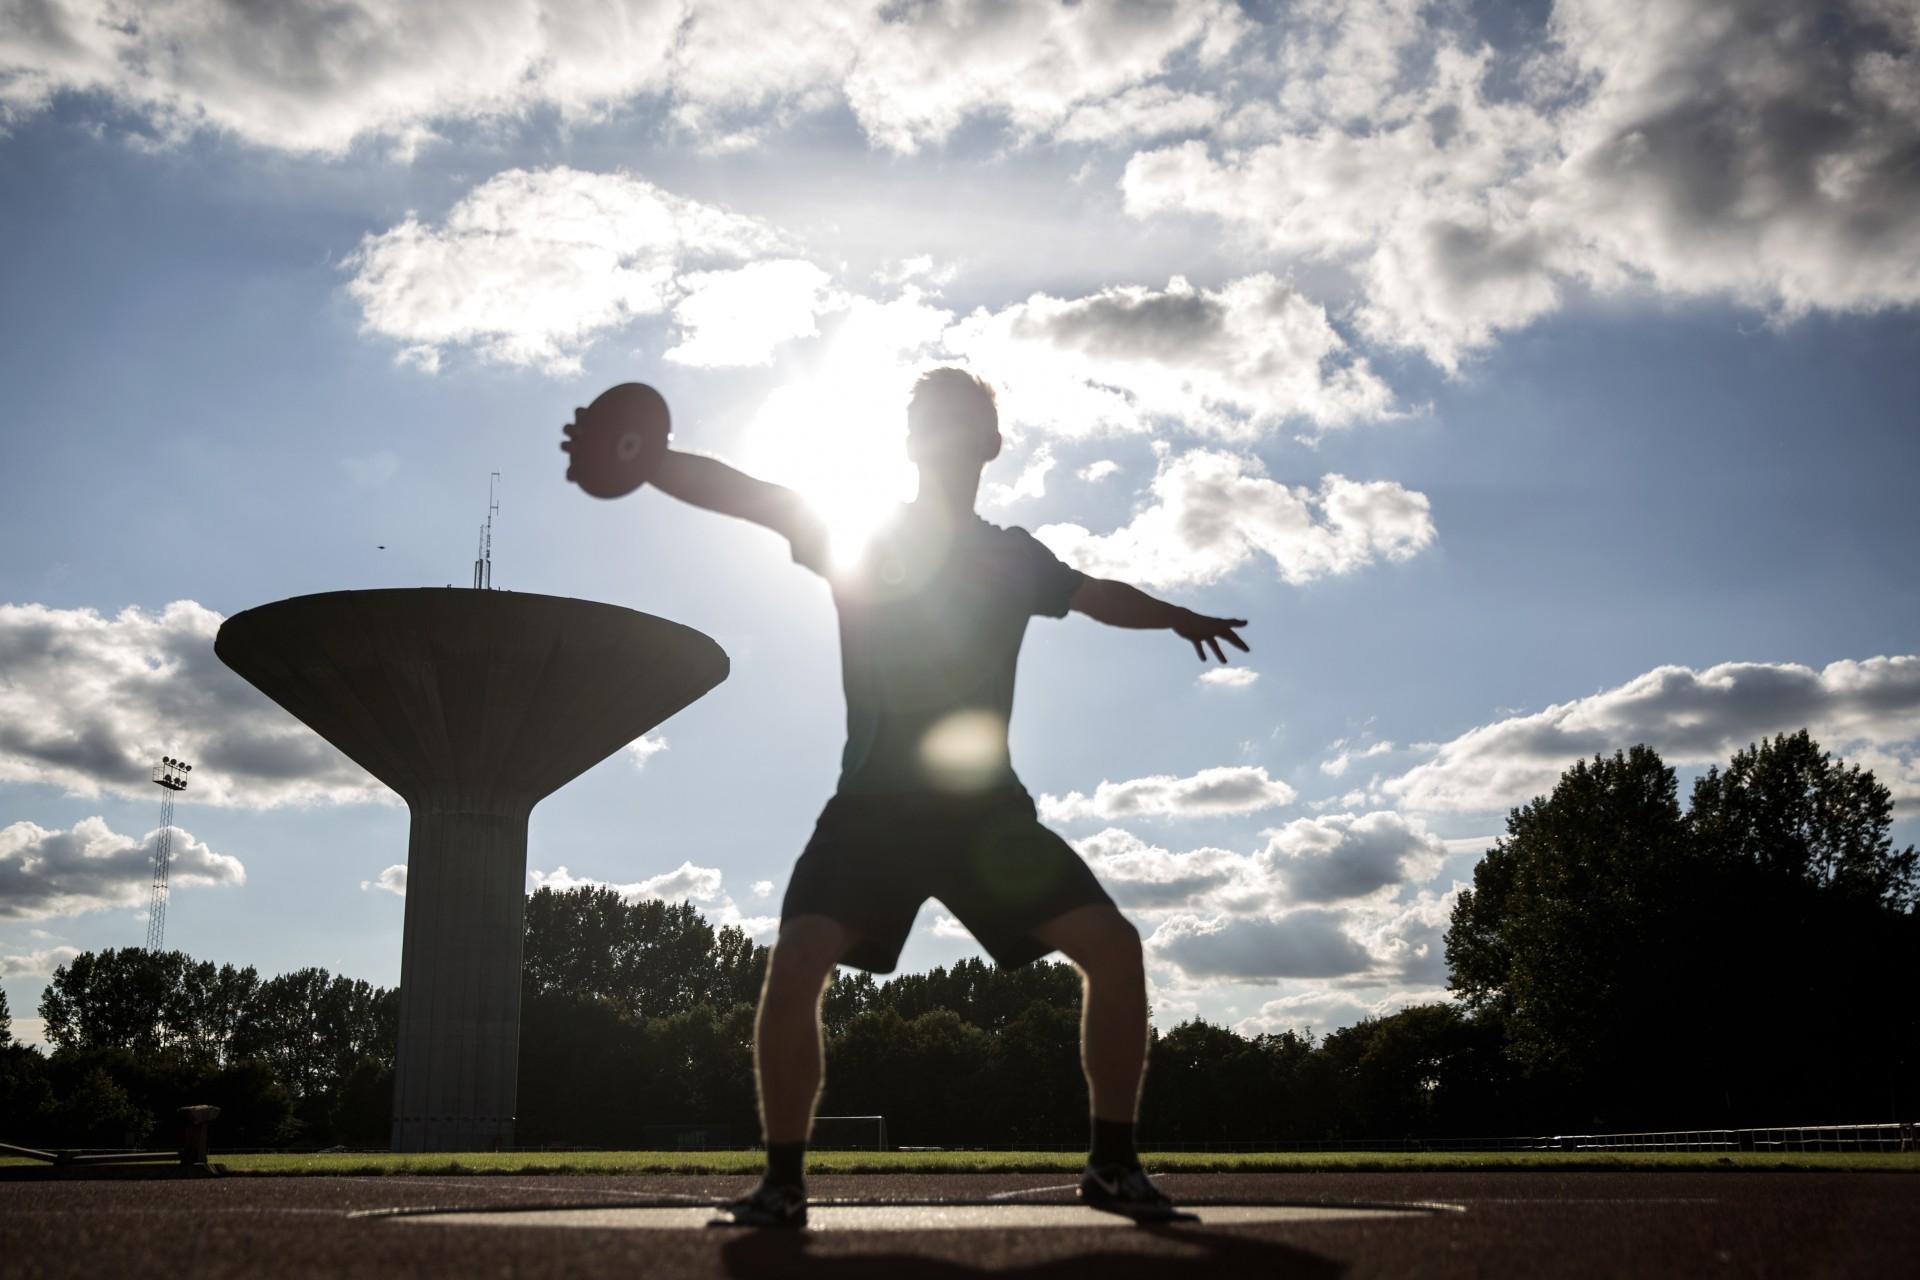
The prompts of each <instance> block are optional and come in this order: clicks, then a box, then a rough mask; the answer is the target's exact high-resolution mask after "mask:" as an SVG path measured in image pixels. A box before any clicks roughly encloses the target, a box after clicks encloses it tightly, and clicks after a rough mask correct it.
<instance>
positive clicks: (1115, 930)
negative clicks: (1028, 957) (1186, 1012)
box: [1033, 906, 1147, 1125]
mask: <svg viewBox="0 0 1920 1280" xmlns="http://www.w3.org/2000/svg"><path fill="white" fill-rule="evenodd" d="M1033 936H1034V937H1036V938H1038V939H1039V940H1040V941H1041V942H1044V943H1046V944H1047V945H1048V946H1050V947H1052V948H1054V949H1055V950H1057V951H1059V952H1061V953H1063V954H1064V955H1065V956H1066V957H1067V959H1069V960H1071V961H1073V963H1074V964H1075V965H1076V966H1078V968H1079V970H1080V973H1081V976H1082V978H1083V980H1084V982H1085V990H1084V993H1083V996H1082V999H1081V1002H1080V1065H1081V1069H1082V1070H1084V1071H1085V1072H1086V1076H1087V1092H1088V1095H1089V1101H1090V1102H1091V1104H1092V1111H1093V1116H1094V1118H1095V1119H1096V1120H1109V1121H1115V1122H1118V1123H1121V1124H1128V1125H1131V1124H1132V1123H1133V1121H1134V1114H1135V1113H1136V1112H1137V1111H1138V1110H1139V1108H1140V1080H1141V1077H1142V1076H1143V1075H1144V1074H1145V1073H1146V1066H1147V974H1146V968H1145V965H1144V964H1143V963H1142V961H1141V956H1140V931H1139V930H1137V929H1135V928H1134V927H1133V925H1131V924H1130V923H1128V921H1127V918H1126V917H1125V916H1123V915H1121V914H1120V912H1119V911H1118V910H1116V909H1115V908H1113V907H1110V906H1093V907H1079V908H1076V909H1075V910H1072V911H1069V912H1067V913H1066V914H1065V915H1062V916H1057V917H1055V918H1054V919H1052V920H1049V921H1048V922H1047V923H1046V924H1043V925H1041V926H1040V927H1039V928H1038V929H1035V930H1034V931H1033Z"/></svg>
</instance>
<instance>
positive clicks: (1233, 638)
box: [1225, 622, 1253, 653]
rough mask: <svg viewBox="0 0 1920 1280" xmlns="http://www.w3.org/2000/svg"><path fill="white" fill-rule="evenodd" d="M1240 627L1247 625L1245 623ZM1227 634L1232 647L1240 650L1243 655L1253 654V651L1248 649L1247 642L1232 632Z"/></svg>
mask: <svg viewBox="0 0 1920 1280" xmlns="http://www.w3.org/2000/svg"><path fill="white" fill-rule="evenodd" d="M1240 625H1241V626H1245V625H1246V623H1244V622H1243V623H1241V624H1240ZM1225 634H1226V637H1227V643H1228V644H1230V645H1232V646H1233V647H1234V648H1236V649H1238V650H1239V651H1240V652H1242V653H1252V652H1253V650H1251V649H1249V648H1247V642H1246V641H1245V640H1242V639H1241V638H1240V637H1239V636H1237V635H1235V634H1233V632H1232V631H1227V632H1226V633H1225Z"/></svg>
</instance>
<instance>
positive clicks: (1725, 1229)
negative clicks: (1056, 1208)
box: [0, 1171, 1920, 1280]
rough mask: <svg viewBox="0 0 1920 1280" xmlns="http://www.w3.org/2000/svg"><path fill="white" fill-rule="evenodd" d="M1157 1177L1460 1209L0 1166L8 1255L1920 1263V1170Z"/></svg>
mask: <svg viewBox="0 0 1920 1280" xmlns="http://www.w3.org/2000/svg"><path fill="white" fill-rule="evenodd" d="M1160 1181H1161V1183H1162V1185H1163V1186H1165V1187H1166V1188H1167V1189H1168V1190H1169V1191H1170V1192H1171V1193H1172V1194H1173V1195H1175V1196H1176V1197H1177V1198H1180V1199H1183V1200H1187V1201H1192V1202H1195V1203H1196V1204H1198V1203H1199V1202H1203V1201H1214V1202H1216V1203H1226V1202H1241V1203H1247V1202H1289V1203H1326V1204H1352V1203H1356V1202H1381V1201H1387V1202H1430V1203H1431V1202H1437V1203H1445V1204H1452V1205H1458V1206H1460V1207H1461V1209H1462V1210H1463V1211H1461V1212H1446V1213H1432V1214H1421V1215H1409V1216H1406V1217H1403V1218H1390V1219H1369V1220H1365V1221H1346V1222H1339V1221H1323V1222H1312V1221H1296V1222H1283V1223H1266V1224H1260V1225H1244V1226H1219V1225H1216V1226H1207V1225H1205V1224H1204V1222H1203V1223H1202V1224H1201V1225H1199V1226H1183V1227H1174V1228H1166V1229H1154V1230H1149V1229H1141V1228H1134V1227H1130V1226H1123V1227H1118V1228H1115V1227H1098V1228H1050V1229H1045V1230H1039V1229H1017V1230H979V1229H975V1230H941V1231H924V1232H918V1231H914V1232H900V1231H887V1232H859V1231H821V1232H814V1233H805V1234H797V1233H756V1232H740V1231H701V1230H693V1231H668V1230H633V1229H628V1230H614V1229H567V1228H540V1227H517V1226H516V1227H499V1226H479V1225H439V1224H423V1223H405V1222H400V1221H396V1220H394V1219H393V1218H391V1217H381V1216H371V1217H368V1216H357V1217H356V1216H352V1215H355V1214H357V1213H364V1212H365V1211H368V1210H380V1209H394V1208H428V1207H435V1206H443V1207H464V1208H475V1209H477V1208H482V1207H497V1208H509V1207H528V1208H532V1207H537V1206H557V1205H586V1204H606V1205H610V1206H611V1205H620V1204H623V1203H626V1204H632V1203H636V1202H652V1203H661V1202H665V1201H679V1202H680V1203H690V1202H691V1201H690V1200H689V1198H690V1197H713V1198H715V1199H718V1198H720V1197H723V1196H726V1195H729V1194H733V1193H736V1192H737V1191H739V1190H740V1189H741V1186H740V1182H739V1180H738V1179H710V1178H664V1177H650V1178H585V1177H466V1178H454V1177H443V1178H431V1177H421V1178H414V1177H384V1178H257V1177H246V1178H238V1177H236V1178H225V1179H211V1180H199V1181H151V1182H147V1181H142V1182H131V1181H98V1182H92V1181H89V1182H79V1181H74V1182H0V1276H4V1277H8V1278H11V1277H16V1276H17V1277H41V1276H47V1277H67V1276H72V1277H88V1278H89V1280H97V1278H99V1277H107V1276H112V1277H120V1276H126V1277H136V1276H195V1277H226V1276H236V1277H238V1276H244V1277H250V1278H252V1277H267V1278H268V1280H289V1278H291V1277H299V1276H368V1277H373V1276H378V1277H383V1278H384V1277H395V1276H402V1277H405V1276H459V1277H467V1276H474V1277H483V1276H502V1277H505V1276H512V1277H547V1276H553V1277H560V1276H569V1277H571V1276H594V1275H607V1276H632V1277H647V1278H649V1280H653V1278H656V1277H658V1278H661V1280H678V1278H679V1277H695V1276H800V1277H808V1276H813V1277H833V1278H835V1280H842V1278H846V1280H899V1278H902V1277H904V1278H905V1280H951V1278H957V1277H977V1276H1013V1277H1030V1278H1033V1280H1067V1278H1068V1277H1081V1276H1089V1277H1099V1278H1105V1277H1112V1278H1114V1280H1126V1278H1127V1277H1143V1276H1155V1277H1159V1276H1179V1275H1196V1276H1207V1277H1210V1278H1214V1277H1242V1276H1259V1277H1262V1278H1263V1280H1269V1278H1271V1277H1278V1276H1300V1277H1323V1276H1407V1275H1432V1276H1456V1275H1457V1276H1654V1275H1659V1276H1890V1275H1900V1274H1907V1275H1912V1274H1916V1273H1915V1272H1914V1271H1912V1270H1909V1268H1911V1267H1913V1266H1914V1265H1915V1261H1914V1260H1915V1259H1916V1258H1920V1176H1915V1175H1906V1174H1892V1173H1860V1174H1845V1173H1791V1174H1788V1173H1751V1172H1746V1171H1727V1172H1686V1173H1681V1172H1663V1173H1567V1174H1557V1173H1542V1172H1527V1173H1407V1174H1397V1173H1307V1174H1246V1175H1234V1174H1169V1175H1166V1176H1164V1177H1162V1178H1161V1179H1160ZM809 1182H810V1186H809V1189H810V1190H811V1192H812V1193H813V1195H814V1197H815V1198H816V1200H819V1199H822V1198H829V1197H852V1198H859V1199H862V1200H872V1199H879V1198H941V1199H948V1198H951V1199H962V1200H980V1199H983V1198H985V1197H988V1196H991V1195H996V1194H1003V1193H1007V1192H1013V1193H1015V1196H1014V1198H1015V1200H1016V1201H1017V1202H1024V1203H1050V1202H1058V1203H1065V1202H1067V1201H1068V1200H1070V1198H1071V1195H1070V1192H1069V1191H1067V1190H1066V1189H1064V1188H1061V1185H1060V1184H1061V1183H1062V1182H1063V1179H1061V1178H1059V1177H1058V1176H1055V1177H1045V1176H1026V1175H1015V1176H993V1177H987V1176H980V1175H941V1176H898V1177H878V1176H868V1177H827V1176H821V1177H816V1178H813V1179H810V1180H809ZM1049 1188H1056V1189H1053V1190H1050V1189H1049ZM1200 1211H1201V1213H1202V1215H1203V1216H1204V1214H1205V1209H1204V1207H1201V1209H1200Z"/></svg>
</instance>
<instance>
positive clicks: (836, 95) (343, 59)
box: [0, 0, 1245, 155]
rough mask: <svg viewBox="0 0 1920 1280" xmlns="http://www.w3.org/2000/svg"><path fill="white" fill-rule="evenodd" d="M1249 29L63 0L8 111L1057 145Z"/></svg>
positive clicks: (684, 2)
mask: <svg viewBox="0 0 1920 1280" xmlns="http://www.w3.org/2000/svg"><path fill="white" fill-rule="evenodd" d="M1244 25H1245V24H1244V21H1243V20H1242V19H1241V18H1240V16H1239V13H1238V11H1237V9H1236V8H1235V7H1234V6H1233V5H1231V4H1229V3H1225V0H1201V2H1198V3H1196V2H1193V0H1149V2H1147V3H1140V2H1139V0H1083V2H1082V3H1080V4H1076V5H1059V6H1055V5H1005V4H997V3H991V2H990V0H942V2H936V3H929V4H920V5H913V6H907V7H902V6H898V5H889V4H880V3H865V4H858V5H851V4H850V5H795V4H788V3H782V2H778V0H677V2H676V0H666V2H664V3H652V2H648V0H465V2H463V3H460V4H441V3H433V4H428V3H409V2H408V0H359V3H356V4H354V5H352V6H341V5H338V4H335V3H331V2H330V0H280V3H276V4H274V5H271V6H266V7H260V6H248V5H204V4H188V3H178V2H165V0H162V2H160V3H150V4H144V5H141V6H138V8H137V10H135V11H132V12H130V11H128V10H127V8H126V7H125V6H124V5H122V4H120V3H117V2H116V0H55V2H54V3H50V4H36V5H31V6H29V8H28V9H27V11H26V12H25V13H24V14H18V15H16V16H15V18H14V19H11V20H9V22H8V23H7V25H6V28H5V30H4V34H3V35H0V112H4V113H5V116H6V117H10V118H15V119H17V118H20V117H22V116H24V115H26V114H29V113H32V112H35V111H39V110H43V109H45V108H46V107H47V105H48V104H49V103H50V102H51V101H52V100H53V99H54V98H55V97H56V96H59V95H62V94H82V93H94V94H100V95H103V96H104V97H107V98H109V99H111V100H112V101H113V102H114V103H115V104H116V105H118V106H120V107H122V108H126V109H130V110H132V111H133V112H135V113H137V114H139V115H140V116H142V117H144V118H145V119H146V120H147V121H148V122H149V125H150V127H151V128H153V129H154V130H155V131H157V132H158V133H159V134H160V135H161V136H162V137H163V138H168V139H174V138H180V137H184V136H185V135H187V134H189V133H191V132H193V131H195V130H199V129H210V130H216V131H220V132H224V133H228V134H232V135H234V136H236V137H239V138H241V139H244V140H245V141H247V142H251V143H254V144H257V145H260V146H266V147H276V148H283V149H287V150H293V151H318V152H325V153H337V152H340V151H342V150H344V149H346V148H347V147H348V146H350V145H352V144H353V143H354V142H356V141H358V140H362V139H369V138H379V139H386V140H388V142H389V143H390V144H391V145H392V147H393V148H394V149H395V150H396V151H397V152H398V153H399V154H402V155H405V154H408V153H410V152H411V151H412V150H413V149H416V148H417V147H418V146H420V145H421V144H422V143H424V142H427V141H430V140H431V139H433V138H434V137H435V136H436V131H443V130H445V129H447V128H448V127H449V126H452V125H458V124H462V123H469V122H497V121H507V120H511V119H515V118H520V117H524V116H526V115H528V114H529V113H531V112H534V111H536V110H539V109H551V110H553V111H555V112H557V113H558V114H559V116H560V117H561V118H562V119H563V120H565V121H581V120H592V119H595V118H599V117H601V116H604V115H606V114H607V113H608V112H609V111H611V110H613V109H615V108H617V107H620V106H622V105H625V104H627V103H630V102H635V101H654V102H660V103H665V104H670V107H671V110H672V113H673V116H674V119H675V120H676V121H677V122H678V123H679V125H680V126H681V127H682V128H683V129H685V130H687V131H689V132H691V133H692V134H693V135H694V136H695V137H696V139H697V140H699V141H701V142H702V143H704V144H705V145H707V146H709V147H712V148H714V149H718V150H726V149H733V148H737V147H740V146H749V145H753V144H755V143H756V142H758V141H759V140H760V139H761V137H762V136H763V134H764V131H765V130H766V128H767V127H768V126H769V125H770V124H776V123H781V122H784V121H785V120H786V119H789V118H791V117H793V116H794V115H796V114H798V113H802V112H813V111H820V110H823V109H827V108H831V107H833V106H835V105H838V104H844V105H845V106H847V107H849V108H851V110H852V111H853V114H854V116H855V118H856V119H857V120H858V121H859V122H860V124H861V126H862V127H863V128H864V129H865V131H866V132H867V134H868V135H869V136H870V137H871V138H872V139H873V140H874V141H875V142H876V143H877V144H878V145H881V146H884V147H888V148H891V149H894V150H898V151H911V150H914V149H915V148H917V147H920V146H924V145H928V144H932V143H938V142H940V141H941V140H943V139H944V138H945V137H946V136H947V135H948V134H950V133H951V132H952V131H953V130H954V129H956V128H958V127H959V126H960V125H961V124H962V123H964V122H965V121H967V120H969V119H972V118H975V117H983V116H984V117H989V118H998V119H1001V120H1004V121H1005V122H1006V123H1007V124H1009V125H1010V126H1011V127H1012V128H1013V129H1014V130H1015V131H1016V132H1017V133H1018V134H1020V135H1022V136H1031V135H1035V134H1041V133H1045V132H1047V131H1048V130H1050V129H1053V128H1055V127H1057V126H1059V125H1061V124H1062V123H1063V122H1066V121H1068V120H1069V118H1070V117H1071V115H1072V113H1073V111H1074V110H1075V109H1076V108H1078V107H1082V106H1086V105H1090V104H1097V103H1100V102H1102V101H1104V100H1106V99H1109V98H1114V97H1117V96H1121V95H1124V94H1126V92H1127V91H1128V90H1130V89H1133V88H1135V87H1136V86H1140V85H1143V84H1145V83H1146V82H1148V81H1150V80H1152V79H1153V78H1155V77H1156V76H1157V75H1159V74H1160V73H1161V71H1162V70H1163V69H1164V68H1165V67H1167V66H1168V65H1169V64H1170V63H1171V62H1172V61H1173V60H1174V59H1175V58H1176V57H1181V56H1184V57H1186V58H1190V59H1193V60H1195V61H1198V62H1199V63H1201V64H1203V65H1211V64H1213V63H1216V62H1217V61H1218V60H1219V59H1220V57H1221V56H1222V55H1224V54H1225V53H1226V51H1227V49H1228V48H1229V47H1230V45H1231V44H1232V42H1233V40H1234V39H1235V38H1236V37H1237V36H1238V34H1239V33H1240V32H1241V30H1242V29H1243V28H1244ZM1162 109H1163V110H1176V111H1182V112H1184V113H1185V114H1187V115H1191V114H1192V108H1191V107H1190V106H1180V105H1177V104H1176V103H1173V102H1168V103H1163V104H1162ZM1142 110H1143V106H1142V105H1139V104H1136V105H1134V106H1132V107H1131V108H1129V107H1127V106H1121V107H1116V108H1114V109H1113V111H1112V112H1111V113H1110V115H1112V116H1113V117H1114V118H1115V119H1116V120H1118V121H1121V122H1125V121H1127V120H1129V119H1131V118H1132V116H1135V115H1139V114H1140V113H1141V112H1142ZM1083 127H1091V126H1083Z"/></svg>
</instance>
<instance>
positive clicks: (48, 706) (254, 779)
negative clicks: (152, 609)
mask: <svg viewBox="0 0 1920 1280" xmlns="http://www.w3.org/2000/svg"><path fill="white" fill-rule="evenodd" d="M221 621H222V619H221V616H220V615H219V614H217V613H214V612H213V611H212V610H209V609H205V608H203V607H201V606H200V605H198V604H195V603H194V602H192V601H190V600H178V601H175V602H174V603H172V604H170V605H168V606H167V607H166V608H165V609H163V610H161V611H160V612H158V613H148V612H146V611H144V610H141V609H125V610H122V611H121V612H120V613H119V614H117V615H115V616H114V617H111V618H106V617H102V616H101V615H100V614H98V613H95V612H94V611H93V610H91V609H51V608H48V607H46V606H44V605H37V604H26V605H14V604H0V782H33V783H41V784H45V785H48V786H54V787H58V788H60V789H62V790H64V791H66V792H68V793H70V794H73V795H78V796H85V797H92V796H97V795H101V794H102V793H109V794H113V795H120V796H130V797H138V798H140V799H147V798H148V797H150V796H151V795H152V794H153V790H154V788H153V783H152V781H151V774H152V769H153V765H154V762H155V761H157V760H158V759H159V758H160V756H161V755H162V754H166V755H172V756H177V757H180V758H183V759H186V760H188V761H191V762H192V763H193V766H194V770H193V774H192V785H191V786H190V787H189V788H188V790H187V791H186V793H185V794H184V795H183V796H182V797H181V800H182V802H183V803H192V804H213V805H223V806H240V807H247V808H270V807H273V806H276V805H284V804H311V803H317V802H340V803H344V802H356V801H379V802H382V803H392V802H394V796H393V794H392V793H391V792H390V791H388V790H387V789H386V788H385V787H383V786H381V785H380V784H379V783H377V782H375V781H374V780H373V779H372V778H371V777H369V776H368V775H367V773H366V772H365V771H364V770H362V769H361V768H360V767H359V766H358V765H356V764H354V763H353V762H352V761H350V760H348V759H347V758H346V757H345V756H343V755H341V754H340V753H339V752H338V751H336V750H334V749H333V747H331V746H329V745H328V744H327V743H326V742H325V741H324V740H322V739H321V738H320V737H319V735H317V734H315V733H313V732H312V731H311V730H309V729H307V728H306V727H305V726H303V725H301V724H300V723H299V722H298V721H296V720H295V719H294V718H293V717H292V716H290V715H288V714H287V713H286V712H284V711H282V710H281V709H280V708H279V707H277V706H275V705H274V704H273V703H272V702H271V701H269V700H268V699H267V698H266V696H265V695H263V694H261V693H260V692H259V691H257V690H256V689H254V688H253V686H251V685H249V684H248V683H247V682H246V681H244V680H242V679H241V678H240V677H239V676H237V675H235V674H234V673H233V672H232V671H231V670H229V669H228V668H227V666H226V665H225V664H224V663H222V662H220V661H219V659H217V658H215V657H214V654H213V638H214V633H215V632H217V631H218V630H219V628H220V623H221Z"/></svg>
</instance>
